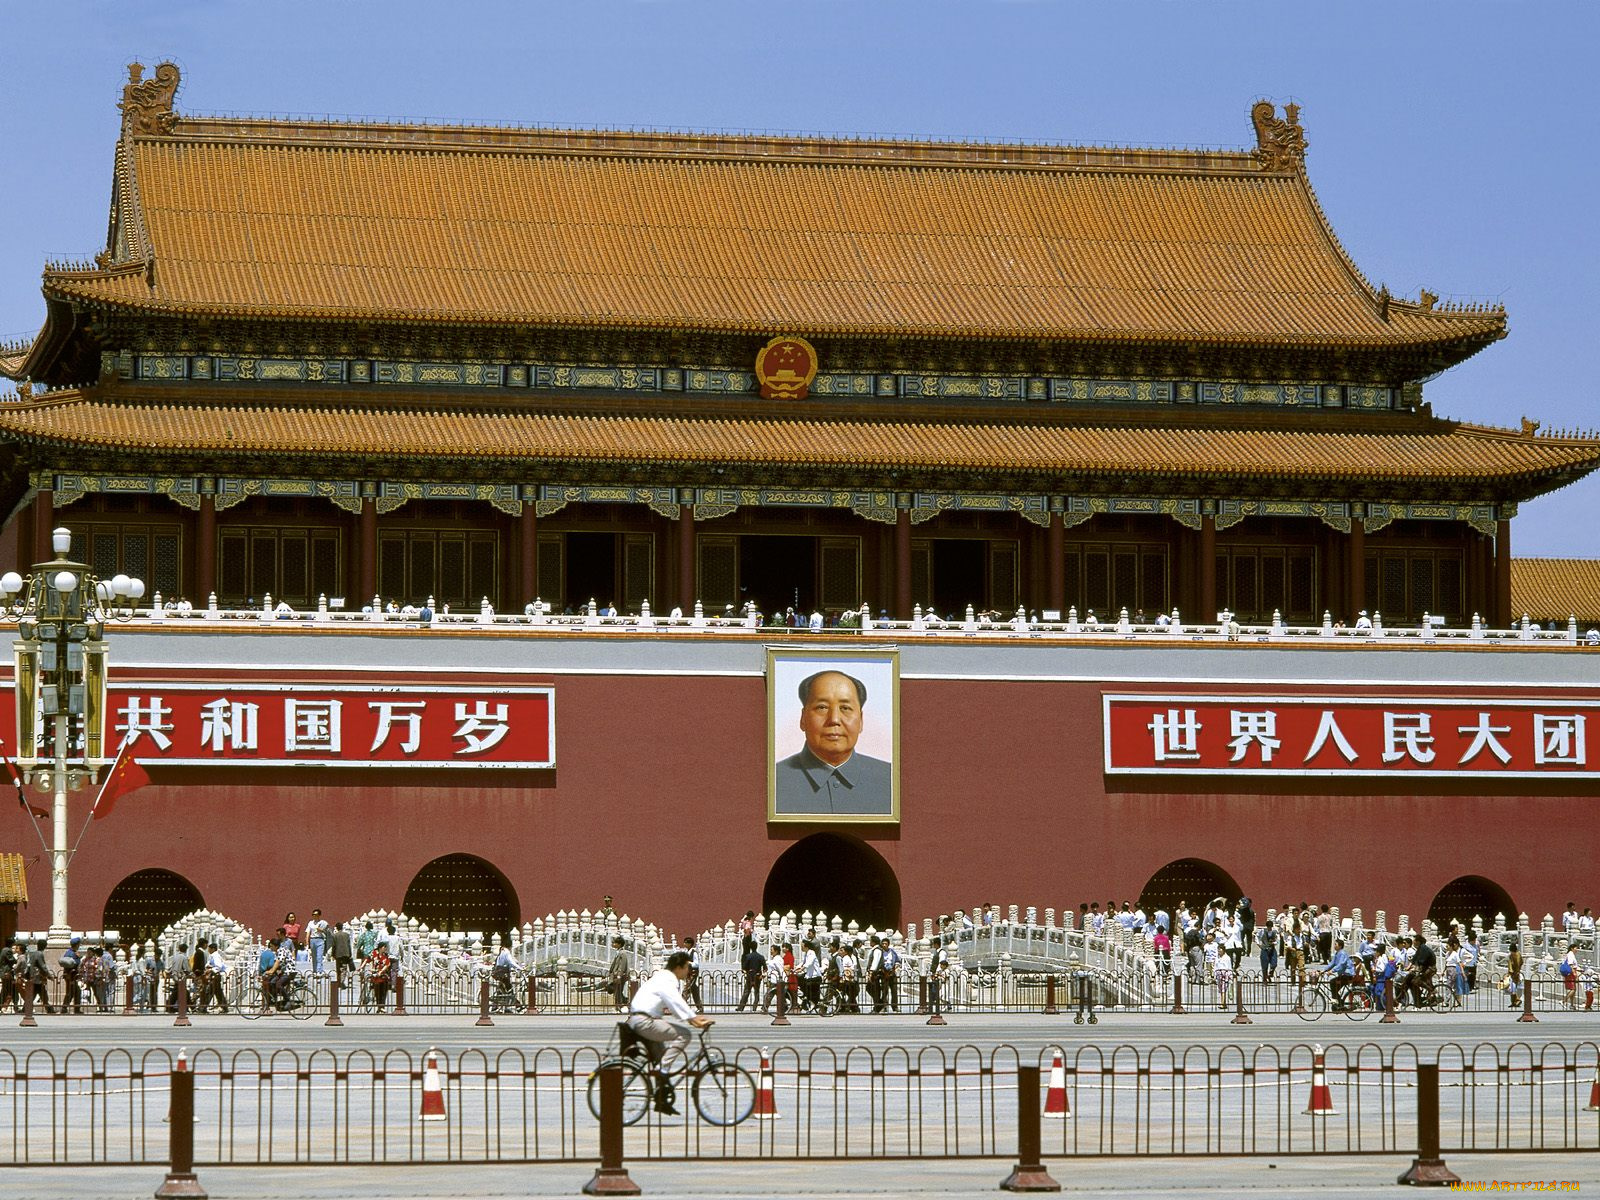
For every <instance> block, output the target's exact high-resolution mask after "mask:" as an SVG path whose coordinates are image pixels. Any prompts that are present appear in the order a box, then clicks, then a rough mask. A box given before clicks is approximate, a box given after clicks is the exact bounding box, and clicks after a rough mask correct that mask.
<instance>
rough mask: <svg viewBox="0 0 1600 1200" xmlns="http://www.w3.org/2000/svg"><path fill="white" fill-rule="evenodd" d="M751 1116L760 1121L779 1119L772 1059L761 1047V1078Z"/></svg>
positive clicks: (757, 1085)
mask: <svg viewBox="0 0 1600 1200" xmlns="http://www.w3.org/2000/svg"><path fill="white" fill-rule="evenodd" d="M750 1115H751V1116H753V1117H754V1118H755V1119H756V1120H758V1121H776V1120H777V1119H778V1100H777V1097H776V1096H775V1095H774V1094H773V1091H772V1059H771V1057H770V1056H769V1055H768V1054H767V1048H766V1047H765V1046H763V1047H761V1078H760V1080H759V1082H758V1083H757V1084H756V1106H755V1108H753V1109H751V1111H750Z"/></svg>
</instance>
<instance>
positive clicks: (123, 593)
mask: <svg viewBox="0 0 1600 1200" xmlns="http://www.w3.org/2000/svg"><path fill="white" fill-rule="evenodd" d="M50 543H51V548H52V549H53V550H54V551H55V555H56V556H55V557H54V558H53V559H51V560H50V561H49V562H43V563H38V564H36V565H35V566H34V568H33V572H32V573H31V574H30V575H29V576H28V577H27V578H26V579H24V578H23V577H22V576H21V575H19V574H17V573H16V572H15V571H7V572H6V573H5V574H4V575H0V618H5V619H9V620H13V621H15V622H16V624H17V640H16V642H15V643H14V645H13V651H14V653H15V656H16V690H17V741H16V747H17V753H16V762H17V766H18V767H19V768H20V769H21V770H22V771H23V773H24V775H25V776H26V778H27V780H28V782H29V783H31V784H34V785H35V786H38V787H42V788H49V789H51V790H52V791H53V793H54V795H55V806H54V810H53V815H52V828H51V846H52V849H51V852H50V858H51V867H50V944H51V945H52V946H64V945H66V942H67V939H68V938H69V937H70V936H71V934H72V927H71V925H69V924H68V923H67V860H68V859H69V858H70V857H71V852H70V851H69V850H68V849H67V794H68V793H69V792H72V791H76V790H77V789H79V788H81V787H84V786H85V785H87V784H90V783H92V782H93V781H94V778H95V776H96V774H97V773H98V772H99V771H100V770H102V769H103V768H105V767H106V766H108V765H109V764H110V763H111V762H112V760H113V759H114V758H115V757H116V750H115V748H113V749H112V752H111V754H109V755H108V754H107V753H106V740H105V733H106V731H105V721H106V643H105V624H106V622H107V621H108V620H120V621H126V620H128V619H130V618H131V617H132V616H133V615H134V611H135V609H136V607H137V605H138V602H139V599H140V597H142V596H143V595H144V583H143V582H142V581H141V580H138V579H130V578H129V577H128V576H126V575H120V574H119V575H117V576H115V577H114V578H112V579H109V580H101V579H99V578H97V577H96V576H95V575H94V574H93V573H92V572H91V571H90V570H89V568H88V566H86V565H85V564H84V563H80V562H73V561H72V560H71V559H69V558H68V557H67V555H68V553H69V552H70V551H71V549H72V533H71V531H70V530H67V529H57V530H55V531H54V532H53V533H52V535H51V538H50ZM74 726H76V730H74ZM74 733H76V734H77V736H76V737H74Z"/></svg>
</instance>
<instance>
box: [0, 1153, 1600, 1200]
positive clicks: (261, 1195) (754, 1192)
mask: <svg viewBox="0 0 1600 1200" xmlns="http://www.w3.org/2000/svg"><path fill="white" fill-rule="evenodd" d="M1448 1162H1449V1166H1450V1168H1451V1169H1452V1170H1453V1171H1455V1173H1456V1174H1457V1175H1458V1176H1460V1177H1461V1178H1462V1179H1463V1180H1519V1181H1528V1180H1541V1181H1546V1182H1548V1181H1550V1180H1575V1181H1577V1182H1578V1183H1580V1184H1581V1185H1582V1186H1583V1187H1588V1188H1595V1187H1600V1155H1593V1154H1513V1155H1496V1156H1487V1155H1470V1156H1460V1157H1452V1158H1450V1159H1449V1160H1448ZM1410 1163H1411V1159H1410V1157H1409V1156H1405V1157H1399V1156H1395V1155H1390V1154H1370V1155H1361V1156H1338V1157H1329V1158H1311V1157H1307V1158H1280V1159H1267V1158H1187V1159H1075V1160H1073V1161H1071V1162H1066V1161H1061V1160H1057V1161H1054V1162H1048V1161H1047V1162H1046V1164H1045V1165H1046V1167H1047V1168H1048V1169H1049V1171H1050V1174H1051V1175H1052V1177H1053V1178H1054V1179H1055V1180H1056V1182H1057V1183H1059V1184H1061V1190H1062V1194H1063V1195H1070V1196H1081V1197H1106V1198H1108V1200H1109V1198H1112V1197H1132V1196H1138V1197H1150V1198H1151V1200H1191V1198H1193V1197H1216V1198H1219V1200H1220V1198H1222V1197H1229V1196H1251V1195H1260V1196H1262V1197H1267V1196H1273V1197H1282V1198H1284V1200H1372V1197H1373V1196H1374V1195H1375V1194H1376V1195H1384V1194H1389V1195H1393V1194H1395V1193H1397V1192H1400V1191H1401V1190H1402V1189H1400V1188H1399V1187H1397V1186H1396V1184H1395V1180H1396V1178H1397V1177H1398V1176H1399V1174H1400V1173H1401V1172H1402V1171H1404V1170H1405V1169H1406V1168H1407V1167H1408V1166H1410ZM1009 1170H1010V1164H1008V1163H1005V1162H1001V1161H982V1162H974V1161H971V1160H967V1161H961V1162H951V1161H947V1160H933V1161H923V1162H917V1163H906V1162H881V1161H871V1162H857V1163H783V1162H749V1163H706V1164H699V1163H635V1164H631V1165H630V1167H629V1171H630V1174H631V1176H632V1178H633V1181H634V1182H635V1183H637V1184H638V1185H639V1187H640V1188H641V1190H642V1191H643V1194H644V1195H646V1196H670V1197H685V1198H688V1197H701V1196H703V1197H716V1198H717V1200H773V1198H774V1197H819V1198H821V1197H848V1196H873V1197H886V1198H887V1197H899V1196H904V1197H941V1198H945V1200H950V1198H957V1200H959V1198H969V1200H977V1198H978V1197H992V1196H999V1195H1005V1194H1006V1193H1003V1192H1000V1191H999V1190H998V1187H999V1183H1000V1180H1001V1179H1002V1178H1004V1177H1005V1175H1006V1173H1007V1172H1008V1171H1009ZM8 1174H9V1176H10V1177H9V1178H8V1179H6V1180H5V1182H4V1184H3V1185H0V1187H3V1192H4V1194H5V1195H6V1196H7V1197H8V1200H91V1198H93V1200H100V1198H102V1197H103V1198H104V1200H123V1198H126V1200H136V1198H137V1200H145V1198H146V1197H149V1196H150V1195H151V1194H152V1193H153V1192H154V1191H155V1189H156V1187H157V1186H158V1185H159V1184H160V1182H161V1172H160V1171H159V1170H158V1169H155V1168H150V1167H141V1168H127V1167H97V1168H94V1169H93V1170H92V1171H89V1170H85V1169H84V1168H82V1167H70V1168H29V1169H27V1170H25V1171H13V1172H8ZM590 1174H591V1172H590V1169H589V1168H588V1167H587V1166H584V1165H582V1164H577V1163H567V1164H558V1165H552V1166H532V1167H530V1166H492V1165H484V1166H473V1167H462V1166H425V1167H403V1168H402V1167H272V1168H255V1167H250V1168H244V1167H227V1168H224V1167H210V1168H204V1167H203V1168H201V1169H200V1171H199V1177H200V1183H201V1185H202V1186H204V1187H205V1189H206V1190H207V1192H208V1193H209V1194H210V1195H211V1196H212V1197H213V1200H284V1198H286V1197H288V1198H294V1200H446V1198H451V1200H454V1198H456V1197H483V1198H484V1200H495V1198H499V1197H506V1198H511V1197H545V1196H577V1195H579V1194H580V1189H581V1188H582V1186H583V1184H584V1183H585V1182H587V1181H588V1179H589V1176H590ZM1446 1194H1448V1193H1446ZM1530 1194H1531V1193H1530ZM1555 1194H1557V1195H1559V1194H1561V1193H1555ZM1567 1194H1571V1193H1567ZM1580 1194H1581V1192H1580Z"/></svg>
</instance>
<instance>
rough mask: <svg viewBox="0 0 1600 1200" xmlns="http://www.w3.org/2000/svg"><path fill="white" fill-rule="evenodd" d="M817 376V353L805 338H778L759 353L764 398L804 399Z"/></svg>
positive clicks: (758, 371) (758, 361)
mask: <svg viewBox="0 0 1600 1200" xmlns="http://www.w3.org/2000/svg"><path fill="white" fill-rule="evenodd" d="M816 377H817V352H816V349H815V348H814V347H813V346H812V345H811V343H810V342H808V341H806V340H805V338H797V337H775V338H773V339H772V340H771V341H770V342H768V343H767V344H766V345H765V346H763V347H761V353H759V354H757V355H756V380H757V382H759V383H760V384H761V398H762V399H763V400H804V399H805V398H806V393H807V392H808V391H810V389H811V381H812V380H813V379H815V378H816Z"/></svg>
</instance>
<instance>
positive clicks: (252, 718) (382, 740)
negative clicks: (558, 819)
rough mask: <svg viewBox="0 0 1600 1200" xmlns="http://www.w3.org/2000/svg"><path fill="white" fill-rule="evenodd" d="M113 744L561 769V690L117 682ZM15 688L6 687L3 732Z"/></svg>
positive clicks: (227, 762) (183, 753) (337, 762)
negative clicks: (132, 740) (130, 737)
mask: <svg viewBox="0 0 1600 1200" xmlns="http://www.w3.org/2000/svg"><path fill="white" fill-rule="evenodd" d="M109 693H110V694H109V696H108V697H107V713H106V745H107V746H108V747H113V748H114V747H116V746H118V745H120V744H121V743H122V739H123V737H124V736H125V735H126V734H127V733H128V732H129V731H130V730H132V729H137V730H139V732H140V735H141V736H140V737H139V740H138V744H137V745H138V748H137V750H136V751H135V755H136V757H137V758H138V760H139V762H140V764H141V765H144V766H155V767H160V766H244V765H248V766H258V767H289V766H322V767H497V768H514V769H515V768H521V769H528V768H544V767H553V766H555V761H556V752H555V689H554V688H551V687H501V686H494V685H491V686H487V687H443V686H439V687H435V686H429V685H415V686H413V685H409V684H389V683H367V684H324V683H315V682H307V683H294V684H261V683H254V682H249V683H233V682H223V681H219V682H215V683H200V682H191V681H185V682H182V683H132V682H123V681H117V680H113V681H112V682H111V685H110V688H109ZM14 695H15V693H14V692H12V691H11V690H10V689H7V690H6V691H5V692H3V693H0V696H3V700H0V706H3V708H4V715H3V717H0V721H3V724H0V729H9V728H10V727H11V724H12V713H11V706H12V704H14V703H15V700H14Z"/></svg>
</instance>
